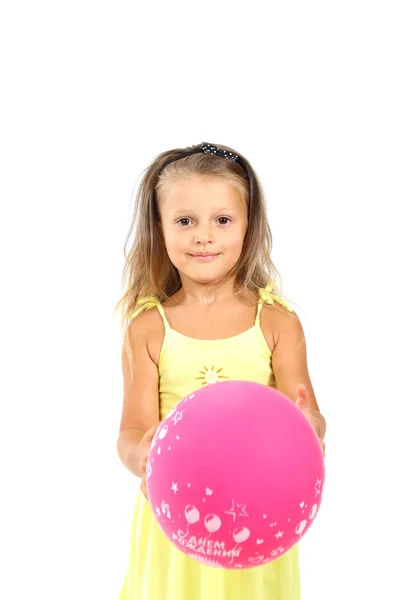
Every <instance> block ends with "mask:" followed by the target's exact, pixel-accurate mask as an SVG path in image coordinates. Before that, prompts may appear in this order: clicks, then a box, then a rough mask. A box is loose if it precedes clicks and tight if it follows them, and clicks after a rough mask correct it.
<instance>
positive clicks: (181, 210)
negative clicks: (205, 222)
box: [172, 206, 236, 217]
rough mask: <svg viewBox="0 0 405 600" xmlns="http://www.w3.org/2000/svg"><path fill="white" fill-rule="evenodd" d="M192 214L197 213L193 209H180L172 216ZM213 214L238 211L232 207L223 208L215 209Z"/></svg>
mask: <svg viewBox="0 0 405 600" xmlns="http://www.w3.org/2000/svg"><path fill="white" fill-rule="evenodd" d="M192 212H195V211H194V210H193V209H191V208H180V209H177V210H175V211H174V212H173V213H172V214H173V216H174V217H175V216H177V215H183V214H184V213H192ZM212 212H214V213H227V212H236V209H235V208H232V207H230V206H227V207H222V208H214V209H213V210H212Z"/></svg>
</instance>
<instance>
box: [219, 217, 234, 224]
mask: <svg viewBox="0 0 405 600" xmlns="http://www.w3.org/2000/svg"><path fill="white" fill-rule="evenodd" d="M217 221H221V223H220V225H228V222H229V223H230V222H231V219H230V218H229V217H219V218H218V219H217ZM224 221H225V222H224Z"/></svg>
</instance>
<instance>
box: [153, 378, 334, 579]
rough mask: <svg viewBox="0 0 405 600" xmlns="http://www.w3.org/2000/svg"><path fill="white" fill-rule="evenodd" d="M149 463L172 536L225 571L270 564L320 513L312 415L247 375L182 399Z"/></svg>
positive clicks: (161, 515)
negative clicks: (306, 413)
mask: <svg viewBox="0 0 405 600" xmlns="http://www.w3.org/2000/svg"><path fill="white" fill-rule="evenodd" d="M148 467H149V468H148V469H147V488H148V496H149V501H150V504H151V507H152V510H153V512H154V515H155V518H156V520H157V522H158V524H159V526H160V528H161V529H162V531H163V532H164V533H165V535H166V536H167V537H168V538H169V539H170V540H171V541H172V543H173V544H174V545H175V546H176V547H177V548H178V549H179V550H181V551H182V552H184V553H186V554H187V555H189V556H190V557H192V558H194V559H196V560H197V561H199V562H201V563H204V564H208V565H211V566H213V567H222V568H226V569H238V568H244V569H246V568H251V567H255V566H259V565H263V564H265V563H268V562H270V561H272V560H274V559H276V558H279V557H280V556H281V555H282V554H284V553H285V552H287V551H288V550H290V549H291V548H292V547H293V546H294V545H295V544H296V543H297V542H299V541H300V539H301V538H302V536H303V535H305V534H306V532H307V531H308V529H309V528H310V526H311V524H312V523H313V521H314V519H315V517H316V515H317V514H318V510H319V506H320V504H321V500H322V491H323V484H324V477H325V469H324V460H323V454H322V450H321V446H320V444H319V440H318V438H317V436H316V434H315V432H314V430H313V428H312V426H311V424H310V423H309V422H308V420H307V419H306V417H305V416H304V415H303V413H302V412H301V411H300V410H299V409H298V408H297V407H296V406H295V404H294V402H292V401H291V400H290V399H289V398H286V397H285V396H284V395H283V394H281V393H280V392H278V391H277V390H275V389H274V388H271V387H268V386H265V385H261V384H258V383H252V382H248V381H226V382H221V383H216V384H212V385H208V386H207V387H205V388H201V389H200V390H198V391H196V392H194V393H193V394H190V395H189V396H187V397H186V398H184V400H182V401H181V402H179V403H178V404H177V406H176V407H175V409H174V410H172V411H171V413H170V414H169V415H168V416H167V417H166V419H165V420H164V421H163V422H162V423H161V425H160V427H159V429H158V431H157V432H156V434H155V438H154V440H153V443H152V446H151V450H150V453H149V458H148ZM163 508H164V510H163Z"/></svg>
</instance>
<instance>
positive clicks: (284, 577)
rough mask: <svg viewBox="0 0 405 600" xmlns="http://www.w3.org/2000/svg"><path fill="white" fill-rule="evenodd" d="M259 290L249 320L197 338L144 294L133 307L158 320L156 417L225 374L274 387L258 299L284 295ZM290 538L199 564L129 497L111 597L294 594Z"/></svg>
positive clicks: (218, 599) (238, 599) (141, 501)
mask: <svg viewBox="0 0 405 600" xmlns="http://www.w3.org/2000/svg"><path fill="white" fill-rule="evenodd" d="M272 287H273V282H270V283H269V285H268V286H266V288H263V289H261V290H260V298H259V302H258V310H257V316H256V320H255V324H254V326H253V327H252V328H250V329H248V330H247V331H245V332H244V333H241V334H239V335H236V336H233V337H230V338H226V339H220V340H197V339H194V338H189V337H187V336H184V335H182V334H180V333H179V332H177V331H175V330H173V329H171V327H170V325H169V323H168V321H167V319H166V316H165V313H164V310H163V307H162V305H161V304H160V302H158V301H157V300H156V299H154V298H144V299H142V300H141V301H140V304H141V306H140V308H139V309H138V310H137V311H136V312H135V313H134V314H133V317H135V316H136V315H138V314H139V313H140V312H142V311H143V310H149V309H151V308H157V309H158V310H159V312H160V314H161V316H162V318H163V321H164V325H165V338H164V341H163V345H162V350H161V354H160V358H159V364H158V367H159V375H160V383H159V394H160V418H161V420H162V419H164V418H165V416H166V415H167V414H168V413H169V412H170V411H171V410H172V408H173V407H174V406H175V404H177V402H179V401H180V400H182V399H183V398H184V397H185V396H187V395H188V394H190V393H191V392H193V391H195V390H196V389H198V388H199V387H201V386H204V385H209V384H213V383H216V382H217V381H226V380H232V379H233V380H235V379H238V380H246V381H255V382H257V383H262V384H265V385H271V386H273V387H275V381H274V376H273V373H272V370H271V351H270V349H269V347H268V345H267V342H266V340H265V338H264V335H263V333H262V330H261V328H260V323H259V316H260V311H261V308H262V306H263V303H264V302H266V303H269V304H273V303H274V301H277V302H279V303H280V304H283V305H284V306H286V307H287V308H288V310H290V311H292V309H291V308H290V307H289V306H288V304H286V302H285V301H284V300H283V299H282V298H280V297H279V296H276V295H275V294H273V293H272ZM299 597H300V579H299V563H298V545H296V546H294V547H293V548H292V549H291V550H290V551H289V552H287V553H286V554H284V555H282V556H281V557H280V558H278V559H276V560H274V561H272V562H271V563H267V564H265V565H263V566H260V567H256V568H253V569H240V570H225V569H218V568H215V567H210V566H207V565H203V564H201V563H199V562H197V561H195V560H193V559H191V558H189V557H188V556H187V555H186V554H183V553H182V552H180V551H179V550H178V549H177V548H176V547H175V546H174V545H173V544H172V543H171V542H170V541H169V540H168V539H167V538H166V537H165V535H164V534H163V533H162V531H161V530H160V528H159V526H158V525H157V523H156V522H155V519H154V516H153V513H152V510H151V508H150V505H149V503H148V502H147V501H146V500H145V498H144V496H143V495H142V493H141V492H140V491H139V492H138V495H137V497H136V502H135V510H134V516H133V523H132V535H131V542H130V555H129V563H128V567H127V572H126V576H125V580H124V584H123V587H122V589H121V593H120V595H119V600H299Z"/></svg>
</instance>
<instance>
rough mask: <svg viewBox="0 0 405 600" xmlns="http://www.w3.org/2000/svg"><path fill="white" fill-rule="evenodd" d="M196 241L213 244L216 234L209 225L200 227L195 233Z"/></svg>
mask: <svg viewBox="0 0 405 600" xmlns="http://www.w3.org/2000/svg"><path fill="white" fill-rule="evenodd" d="M194 241H195V243H196V244H201V245H205V244H212V242H213V241H214V236H213V233H212V231H211V229H210V228H209V227H199V228H198V230H197V231H195V233H194Z"/></svg>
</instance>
